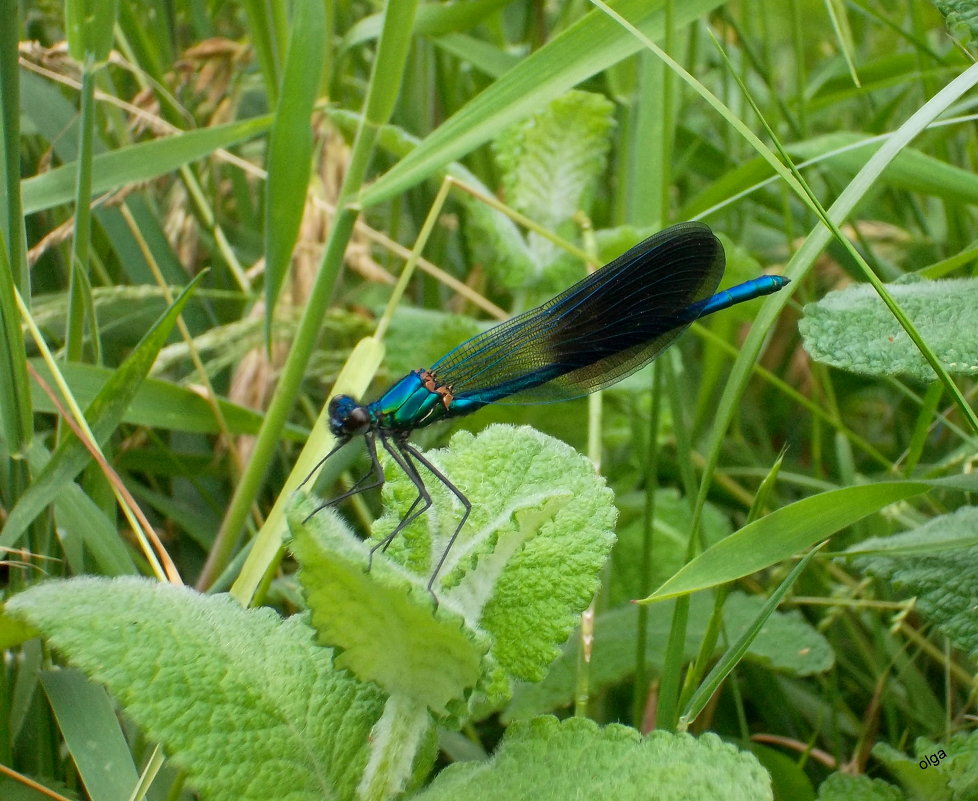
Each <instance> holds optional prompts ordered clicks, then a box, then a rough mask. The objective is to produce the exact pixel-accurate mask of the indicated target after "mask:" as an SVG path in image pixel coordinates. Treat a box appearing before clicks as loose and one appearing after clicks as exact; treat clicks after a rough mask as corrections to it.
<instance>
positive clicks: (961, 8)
mask: <svg viewBox="0 0 978 801" xmlns="http://www.w3.org/2000/svg"><path fill="white" fill-rule="evenodd" d="M934 5H936V6H937V8H938V10H939V11H940V12H941V13H942V14H943V15H944V22H945V23H946V24H947V29H948V30H949V31H950V32H951V33H952V34H953V35H954V36H955V37H956V38H958V39H960V40H961V42H962V43H963V44H968V43H969V42H972V41H974V40H976V39H978V4H976V3H975V2H974V0H935V2H934Z"/></svg>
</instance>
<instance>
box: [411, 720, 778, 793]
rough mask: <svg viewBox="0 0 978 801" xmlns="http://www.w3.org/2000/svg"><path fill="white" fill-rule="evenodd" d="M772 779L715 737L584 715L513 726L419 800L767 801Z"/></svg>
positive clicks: (751, 759)
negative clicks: (644, 731) (488, 751)
mask: <svg viewBox="0 0 978 801" xmlns="http://www.w3.org/2000/svg"><path fill="white" fill-rule="evenodd" d="M773 797H774V796H773V794H772V792H771V781H770V778H769V777H768V775H767V773H766V772H765V771H764V769H763V768H762V767H761V765H760V763H758V761H757V759H756V758H755V757H754V756H753V755H752V754H749V753H745V752H742V751H738V750H737V749H736V748H735V747H734V746H733V745H730V744H728V743H724V742H723V741H722V740H720V738H719V737H717V736H716V735H714V734H705V735H703V736H702V737H699V738H696V737H693V736H691V735H688V734H672V733H670V732H666V731H654V732H652V733H651V734H650V735H649V736H648V737H644V738H643V737H642V736H641V735H640V734H639V733H638V732H637V731H635V730H634V729H631V728H628V727H627V726H620V725H617V724H612V725H609V726H605V727H603V728H601V727H599V726H598V725H597V724H596V723H594V722H593V721H590V720H587V719H584V718H571V719H569V720H565V721H562V722H561V721H558V720H557V719H556V718H551V717H543V718H536V719H535V720H532V721H530V722H528V723H514V724H513V725H512V726H511V727H510V728H509V730H508V731H507V733H506V737H505V738H504V739H503V741H502V743H501V744H500V746H499V748H498V749H497V751H496V753H495V755H494V756H493V757H492V759H490V760H489V761H487V762H478V763H476V762H461V763H456V764H454V765H451V766H449V767H448V768H446V769H445V770H444V771H442V772H441V773H440V774H439V775H438V777H437V778H436V779H435V780H434V782H432V784H431V786H430V787H428V788H427V789H426V790H425V791H424V792H422V793H419V794H418V795H417V796H416V798H417V799H418V801H441V799H452V801H455V800H456V799H459V798H466V799H469V800H470V801H478V800H479V799H499V798H506V799H511V801H518V800H519V799H567V798H614V799H615V801H630V799H634V801H648V799H652V798H654V799H655V801H693V799H696V800H697V801H700V800H701V799H707V798H709V799H723V801H739V799H744V801H764V799H772V798H773Z"/></svg>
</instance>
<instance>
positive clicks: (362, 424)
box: [344, 406, 371, 435]
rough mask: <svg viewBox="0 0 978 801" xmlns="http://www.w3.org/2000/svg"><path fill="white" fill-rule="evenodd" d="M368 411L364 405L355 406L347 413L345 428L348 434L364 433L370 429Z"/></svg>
mask: <svg viewBox="0 0 978 801" xmlns="http://www.w3.org/2000/svg"><path fill="white" fill-rule="evenodd" d="M370 424H371V420H370V412H368V411H367V407H366V406H357V407H356V408H355V409H353V410H352V411H351V412H350V414H349V415H347V418H346V423H345V426H344V427H345V429H346V432H347V433H348V434H350V435H356V434H364V433H366V432H367V431H369V430H370Z"/></svg>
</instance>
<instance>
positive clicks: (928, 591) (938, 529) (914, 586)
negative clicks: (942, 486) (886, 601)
mask: <svg viewBox="0 0 978 801" xmlns="http://www.w3.org/2000/svg"><path fill="white" fill-rule="evenodd" d="M976 528H978V508H974V507H963V508H961V509H958V510H957V511H956V512H953V513H952V514H949V515H941V516H939V517H935V518H932V519H931V520H929V521H927V522H926V523H924V524H923V525H922V526H919V527H918V528H915V529H913V530H911V531H906V532H903V533H902V534H897V535H895V536H893V537H886V538H874V539H868V540H864V541H863V542H861V543H859V545H858V546H855V547H854V548H852V549H850V550H853V551H867V550H874V549H877V550H879V551H880V553H878V554H876V555H873V556H863V557H859V558H857V559H856V560H855V566H856V567H857V568H858V569H859V570H862V571H864V572H866V573H869V574H870V575H872V576H876V577H877V578H881V579H883V580H884V581H887V582H888V583H890V584H892V585H893V587H894V589H895V590H896V591H897V592H898V593H900V594H901V595H904V596H906V597H908V598H909V597H914V596H916V598H917V608H918V609H919V610H920V612H921V614H923V615H924V616H925V617H926V618H927V619H928V620H930V621H932V622H933V623H934V624H936V626H937V627H938V628H939V629H940V630H941V631H942V632H943V633H944V634H946V635H947V636H948V637H949V638H950V639H951V641H952V642H953V643H954V644H955V645H956V646H957V647H958V648H961V649H962V650H963V651H966V652H967V653H969V654H971V655H972V656H974V655H976V654H978V618H976V617H975V608H976V606H978V545H967V546H964V547H961V545H960V543H962V542H970V541H972V540H973V538H974V533H975V530H976ZM956 541H957V542H956ZM956 546H957V547H956ZM888 551H893V552H894V553H893V555H892V556H890V555H889V554H888V553H887V552H888Z"/></svg>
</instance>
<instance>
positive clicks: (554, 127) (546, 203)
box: [494, 90, 614, 268]
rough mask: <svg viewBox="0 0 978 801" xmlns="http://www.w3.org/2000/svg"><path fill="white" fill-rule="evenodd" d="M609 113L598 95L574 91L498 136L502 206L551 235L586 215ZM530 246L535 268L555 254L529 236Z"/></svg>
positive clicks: (606, 142) (607, 141) (607, 139)
mask: <svg viewBox="0 0 978 801" xmlns="http://www.w3.org/2000/svg"><path fill="white" fill-rule="evenodd" d="M613 112H614V105H613V104H612V103H611V101H610V100H608V99H607V98H606V97H604V96H603V95H597V94H591V93H589V92H581V91H579V90H574V91H571V92H568V93H567V94H565V95H563V96H561V97H558V98H557V99H556V100H553V101H551V102H550V103H549V104H548V105H547V106H546V108H544V109H543V110H542V111H540V112H539V113H537V114H534V115H533V116H531V117H528V118H527V119H525V120H523V121H521V122H520V123H518V124H516V125H513V126H511V127H510V128H507V129H506V130H505V131H503V132H502V133H501V134H500V135H499V136H498V137H497V138H496V140H495V142H494V146H495V151H496V160H497V161H498V162H499V165H500V167H501V168H502V172H503V191H504V194H505V197H506V200H507V202H508V203H509V204H510V205H511V206H512V207H513V208H515V209H516V210H517V211H520V212H522V213H523V214H525V215H527V216H528V217H530V218H531V219H533V220H536V221H537V222H539V223H540V225H541V226H543V227H544V228H547V229H550V230H559V229H560V227H561V226H563V225H565V224H566V223H568V222H569V221H570V219H571V217H572V216H573V215H574V214H575V213H576V212H578V211H588V209H589V207H590V201H591V196H592V194H593V192H594V189H595V186H596V185H597V181H598V178H599V177H600V176H601V174H602V173H603V172H604V168H605V161H606V159H607V155H608V148H609V147H610V145H611V130H612V128H613V127H614V117H613ZM529 243H530V249H531V252H532V253H533V256H534V261H535V263H536V265H537V267H538V268H540V267H543V266H545V265H547V264H549V263H550V262H552V261H553V260H554V259H555V258H556V256H557V255H558V253H559V250H558V248H557V245H555V244H554V243H553V242H551V241H550V240H549V239H544V238H543V237H541V236H538V235H537V234H535V233H533V232H531V233H530V235H529Z"/></svg>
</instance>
